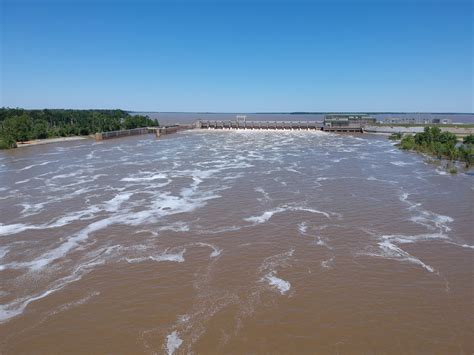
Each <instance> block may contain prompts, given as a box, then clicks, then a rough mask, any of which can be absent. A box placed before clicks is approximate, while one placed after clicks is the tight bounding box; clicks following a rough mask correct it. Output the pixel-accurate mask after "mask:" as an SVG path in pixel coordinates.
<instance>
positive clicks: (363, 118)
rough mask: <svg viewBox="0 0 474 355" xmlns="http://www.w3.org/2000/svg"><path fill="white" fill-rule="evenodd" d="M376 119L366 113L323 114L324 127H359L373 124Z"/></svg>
mask: <svg viewBox="0 0 474 355" xmlns="http://www.w3.org/2000/svg"><path fill="white" fill-rule="evenodd" d="M375 121H376V119H375V118H374V117H371V116H369V115H367V114H330V115H325V116H324V126H325V127H355V126H358V127H361V126H365V125H367V124H374V123H375Z"/></svg>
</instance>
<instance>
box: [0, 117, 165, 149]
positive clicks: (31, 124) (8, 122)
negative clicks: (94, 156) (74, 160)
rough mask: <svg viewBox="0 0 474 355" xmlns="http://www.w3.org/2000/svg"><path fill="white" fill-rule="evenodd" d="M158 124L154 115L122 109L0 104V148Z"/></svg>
mask: <svg viewBox="0 0 474 355" xmlns="http://www.w3.org/2000/svg"><path fill="white" fill-rule="evenodd" d="M158 125H159V123H158V121H157V120H155V119H151V118H149V117H148V116H140V115H130V114H129V113H128V112H126V111H123V110H48V109H44V110H24V109H11V108H0V149H10V148H16V147H17V146H20V145H22V144H25V143H26V144H28V145H31V143H29V142H32V141H36V140H44V139H47V138H66V137H68V138H69V137H74V138H75V139H81V138H82V139H83V138H85V137H86V136H88V135H90V134H94V133H97V132H109V131H117V130H122V129H134V128H138V127H155V126H158ZM27 142H28V143H27ZM50 142H51V143H52V141H50ZM39 144H44V143H39Z"/></svg>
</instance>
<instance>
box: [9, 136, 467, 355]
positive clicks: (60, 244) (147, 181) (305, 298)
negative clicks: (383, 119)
mask: <svg viewBox="0 0 474 355" xmlns="http://www.w3.org/2000/svg"><path fill="white" fill-rule="evenodd" d="M0 180H1V182H2V184H1V186H0V210H1V214H0V286H1V288H0V333H1V334H2V337H1V338H0V351H2V352H5V353H18V352H26V353H29V352H34V353H38V352H40V353H64V352H87V353H104V352H107V353H137V352H138V353H155V352H158V353H167V354H172V353H189V352H195V353H274V352H277V353H338V352H341V353H387V354H388V353H393V354H399V353H440V354H441V353H443V354H447V353H472V352H473V351H474V346H473V343H472V338H471V336H472V334H473V324H474V322H473V319H472V312H470V311H472V306H473V303H472V302H473V297H472V295H473V283H472V275H473V269H472V266H473V264H472V260H473V259H472V257H473V252H474V250H473V249H474V241H473V234H472V230H473V227H474V226H473V201H474V198H473V197H474V187H473V183H474V180H473V178H472V176H468V175H465V174H459V175H457V176H448V175H445V174H443V172H442V171H440V170H437V169H435V168H434V167H433V166H430V165H428V164H427V163H425V162H424V158H423V157H422V156H420V155H416V154H412V153H407V152H402V151H399V150H398V149H397V148H396V147H394V146H393V143H391V142H390V141H388V140H386V138H384V137H378V136H370V135H364V136H362V135H361V136H341V135H334V134H327V133H323V132H305V131H285V132H274V131H271V132H266V131H232V132H222V131H220V132H217V131H188V132H182V133H179V134H177V135H172V136H171V135H170V136H166V137H164V138H160V139H155V138H154V137H152V136H141V137H130V138H126V139H118V140H111V141H103V142H98V143H95V142H92V141H89V140H88V141H77V142H70V143H61V144H54V145H45V146H38V147H34V148H24V149H17V150H12V151H7V152H2V153H0ZM58 339H61V341H58Z"/></svg>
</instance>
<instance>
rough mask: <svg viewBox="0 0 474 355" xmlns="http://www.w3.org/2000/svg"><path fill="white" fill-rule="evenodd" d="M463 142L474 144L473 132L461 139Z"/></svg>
mask: <svg viewBox="0 0 474 355" xmlns="http://www.w3.org/2000/svg"><path fill="white" fill-rule="evenodd" d="M463 143H464V144H474V134H470V135H468V136H466V137H464V139H463Z"/></svg>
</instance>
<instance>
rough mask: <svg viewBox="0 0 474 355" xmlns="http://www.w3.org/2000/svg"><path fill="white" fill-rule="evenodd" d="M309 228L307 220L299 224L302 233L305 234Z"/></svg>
mask: <svg viewBox="0 0 474 355" xmlns="http://www.w3.org/2000/svg"><path fill="white" fill-rule="evenodd" d="M307 230H308V225H307V224H306V222H301V223H299V224H298V231H299V232H300V233H301V234H305V233H306V231H307Z"/></svg>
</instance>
